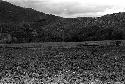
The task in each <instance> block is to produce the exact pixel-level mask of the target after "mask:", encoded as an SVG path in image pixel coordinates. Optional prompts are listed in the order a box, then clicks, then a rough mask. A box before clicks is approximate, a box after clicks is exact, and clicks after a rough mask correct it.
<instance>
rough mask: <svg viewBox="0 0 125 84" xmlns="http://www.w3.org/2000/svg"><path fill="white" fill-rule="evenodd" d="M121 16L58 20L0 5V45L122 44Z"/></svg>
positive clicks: (124, 19) (124, 35)
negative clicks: (34, 43)
mask: <svg viewBox="0 0 125 84" xmlns="http://www.w3.org/2000/svg"><path fill="white" fill-rule="evenodd" d="M124 22H125V13H124V12H120V13H114V14H108V15H104V16H102V17H78V18H62V17H58V16H54V15H51V14H50V15H49V14H45V13H42V12H38V11H35V10H33V9H31V8H22V7H19V6H15V5H13V4H10V3H8V2H5V1H1V2H0V37H1V38H0V42H1V43H29V42H62V41H65V42H82V41H85V40H125V32H124V31H125V23H124Z"/></svg>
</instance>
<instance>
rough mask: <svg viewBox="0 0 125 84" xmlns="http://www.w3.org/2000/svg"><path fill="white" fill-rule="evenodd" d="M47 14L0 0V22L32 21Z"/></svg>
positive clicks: (43, 17)
mask: <svg viewBox="0 0 125 84" xmlns="http://www.w3.org/2000/svg"><path fill="white" fill-rule="evenodd" d="M49 16H50V15H47V14H45V13H42V12H39V11H36V10H34V9H32V8H22V7H19V6H15V5H13V4H11V3H9V2H6V1H1V2H0V23H21V22H34V21H38V20H41V19H46V18H48V17H49ZM51 17H53V18H55V17H56V16H54V15H53V16H51Z"/></svg>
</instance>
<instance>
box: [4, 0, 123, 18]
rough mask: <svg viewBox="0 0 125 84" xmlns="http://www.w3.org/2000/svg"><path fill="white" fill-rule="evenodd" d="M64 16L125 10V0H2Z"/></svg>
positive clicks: (102, 13)
mask: <svg viewBox="0 0 125 84" xmlns="http://www.w3.org/2000/svg"><path fill="white" fill-rule="evenodd" d="M3 1H8V2H11V3H13V4H16V5H18V6H22V7H26V8H33V9H35V10H37V11H40V12H44V13H47V14H54V15H57V16H61V17H65V18H72V17H73V18H74V17H99V16H102V15H106V14H112V13H118V12H125V5H124V4H125V3H124V2H125V0H3Z"/></svg>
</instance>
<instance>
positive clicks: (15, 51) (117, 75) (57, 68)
mask: <svg viewBox="0 0 125 84" xmlns="http://www.w3.org/2000/svg"><path fill="white" fill-rule="evenodd" d="M89 44H90V45H89ZM89 44H86V43H85V42H83V43H80V42H77V43H75V42H74V43H73V42H69V43H64V42H62V43H59V42H56V43H49V42H48V43H37V44H35V43H32V44H1V45H0V47H1V48H0V84H10V83H11V84H88V83H91V84H102V83H103V84H104V83H105V84H114V83H117V84H124V82H125V77H124V76H125V46H115V45H102V44H101V42H98V43H97V44H99V45H97V44H96V42H93V44H92V42H91V43H89Z"/></svg>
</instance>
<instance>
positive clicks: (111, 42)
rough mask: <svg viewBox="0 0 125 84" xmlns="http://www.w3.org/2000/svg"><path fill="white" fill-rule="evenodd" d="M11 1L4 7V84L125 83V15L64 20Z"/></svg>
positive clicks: (0, 52)
mask: <svg viewBox="0 0 125 84" xmlns="http://www.w3.org/2000/svg"><path fill="white" fill-rule="evenodd" d="M9 1H10V0H8V1H0V84H88V83H89V84H124V83H125V41H124V40H125V12H119V13H112V14H106V15H102V16H97V17H95V15H93V16H94V17H79V16H78V17H69V16H67V17H64V16H59V15H56V14H55V15H54V14H47V13H44V12H40V11H39V10H35V9H33V8H29V7H28V8H26V7H25V5H24V6H23V7H21V6H18V5H17V4H19V3H20V2H18V1H20V0H17V1H15V3H16V5H15V4H14V3H12V2H11V3H10V2H9ZM12 1H14V0H12ZM24 1H25V0H24ZM27 1H29V0H27ZM38 1H40V0H38ZM59 1H60V0H59ZM64 1H65V0H64ZM69 1H70V0H69ZM73 1H75V0H73ZM79 1H80V0H79ZM106 1H107V0H106ZM34 2H35V1H34ZM115 3H116V2H115ZM20 4H21V3H20ZM74 5H75V4H74ZM58 6H59V5H58ZM67 6H68V5H67ZM42 7H44V6H42ZM55 7H56V6H55ZM59 7H60V6H59ZM106 7H109V8H110V6H106ZM90 8H91V7H90ZM83 9H84V8H83ZM83 9H82V10H83ZM60 10H61V9H60ZM101 10H103V9H102V8H101ZM44 11H45V9H44ZM46 11H47V10H46ZM65 11H68V10H67V9H65ZM95 11H100V10H99V9H98V10H97V9H95ZM77 12H78V11H77ZM72 13H73V12H72ZM61 14H62V13H61ZM68 14H69V13H68ZM83 15H84V14H83Z"/></svg>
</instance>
